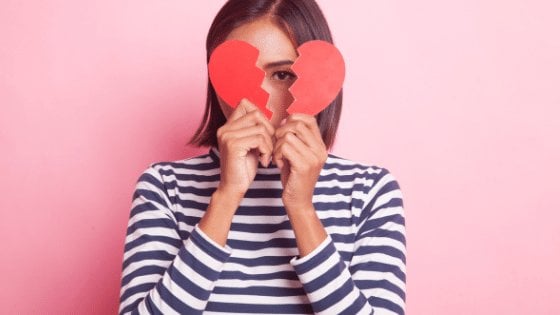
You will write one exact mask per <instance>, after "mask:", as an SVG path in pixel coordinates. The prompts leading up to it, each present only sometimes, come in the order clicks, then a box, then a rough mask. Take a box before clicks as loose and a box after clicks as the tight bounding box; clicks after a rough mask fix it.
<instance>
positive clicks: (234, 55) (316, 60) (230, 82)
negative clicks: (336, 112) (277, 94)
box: [208, 40, 345, 119]
mask: <svg viewBox="0 0 560 315" xmlns="http://www.w3.org/2000/svg"><path fill="white" fill-rule="evenodd" d="M297 51H298V54H299V56H298V58H297V59H296V60H295V62H294V64H293V65H292V67H291V68H292V71H294V73H295V74H296V76H297V79H296V81H295V82H294V84H293V85H292V86H291V87H290V89H289V91H290V92H291V93H292V96H293V98H294V101H293V103H292V104H291V105H290V106H289V107H288V109H287V111H288V113H289V114H293V113H304V114H309V115H316V114H318V113H319V112H321V111H322V110H323V109H324V108H325V107H327V106H328V105H329V104H330V103H331V102H332V101H333V100H334V99H335V98H336V96H337V95H338V93H339V92H340V89H341V88H342V83H343V82H344V71H345V67H344V60H343V58H342V55H341V54H340V52H339V51H338V49H337V48H336V47H334V46H333V45H332V44H330V43H328V42H325V41H320V40H313V41H309V42H306V43H304V44H302V45H301V46H299V47H298V49H297ZM258 57H259V51H258V49H257V48H255V47H254V46H252V45H251V44H249V43H247V42H244V41H239V40H228V41H225V42H223V43H222V44H221V45H219V46H218V47H217V48H216V49H215V50H214V52H213V53H212V55H211V56H210V62H209V63H208V72H209V76H210V81H211V82H212V85H213V86H214V89H215V90H216V93H218V95H219V96H220V97H221V98H222V99H223V100H224V101H225V102H226V103H227V104H228V105H230V106H231V107H233V108H235V107H237V105H238V104H239V102H240V101H241V99H243V98H247V99H248V100H249V101H251V102H252V103H253V104H255V105H256V106H257V107H258V108H259V109H260V110H261V111H262V112H263V113H264V114H265V115H266V116H267V117H268V118H269V119H270V118H271V117H272V112H271V111H270V110H269V109H268V108H266V104H267V102H268V96H269V95H268V93H267V92H266V91H265V90H263V89H262V88H261V85H262V82H263V80H264V77H265V72H264V71H263V70H262V69H260V68H258V67H257V65H256V63H257V59H258Z"/></svg>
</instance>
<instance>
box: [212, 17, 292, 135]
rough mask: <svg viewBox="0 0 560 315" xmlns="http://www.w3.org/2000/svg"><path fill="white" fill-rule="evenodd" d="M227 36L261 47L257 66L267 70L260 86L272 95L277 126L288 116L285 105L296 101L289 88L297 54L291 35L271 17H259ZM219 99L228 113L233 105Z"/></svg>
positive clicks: (274, 120)
mask: <svg viewBox="0 0 560 315" xmlns="http://www.w3.org/2000/svg"><path fill="white" fill-rule="evenodd" d="M226 40H242V41H245V42H247V43H249V44H251V45H253V46H255V47H256V48H257V49H258V50H259V59H258V60H257V66H258V67H259V68H261V69H263V70H264V72H265V73H266V76H265V79H264V81H263V84H262V85H261V87H262V88H263V89H264V90H265V91H266V92H267V93H268V94H269V95H270V96H269V98H268V103H267V108H268V109H269V110H270V111H272V119H271V123H272V125H273V126H275V127H278V126H279V125H280V122H281V121H282V120H283V119H284V118H286V117H287V116H288V113H287V112H286V109H287V108H288V106H289V105H290V104H291V103H292V102H293V97H292V95H291V93H290V91H288V88H289V87H290V86H291V85H292V83H294V81H295V79H296V76H295V74H294V73H293V72H292V70H290V66H291V65H292V64H293V63H294V61H295V60H296V58H297V52H296V48H295V47H294V45H293V43H292V41H291V40H290V37H289V36H288V35H287V34H286V33H284V31H283V30H282V29H281V28H280V27H278V26H276V24H274V23H273V22H272V21H270V20H268V19H265V18H263V19H258V20H256V21H254V22H251V23H247V24H243V25H241V26H239V27H237V28H235V29H234V30H233V31H232V32H231V33H230V34H229V36H228V37H227V38H226ZM219 101H220V107H221V109H222V111H223V113H224V115H225V116H226V117H229V116H230V115H231V113H232V112H233V109H232V108H231V107H230V106H228V105H227V104H225V103H224V102H223V101H222V100H219Z"/></svg>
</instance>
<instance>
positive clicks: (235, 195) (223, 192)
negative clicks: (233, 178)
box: [212, 184, 246, 206]
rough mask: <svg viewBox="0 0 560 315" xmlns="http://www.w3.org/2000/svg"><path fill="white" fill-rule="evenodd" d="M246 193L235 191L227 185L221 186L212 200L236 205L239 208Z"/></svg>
mask: <svg viewBox="0 0 560 315" xmlns="http://www.w3.org/2000/svg"><path fill="white" fill-rule="evenodd" d="M245 193H246V192H245V191H240V190H237V189H233V188H231V187H228V186H225V185H224V186H222V185H221V184H220V185H218V187H217V188H216V190H215V191H214V193H213V194H212V199H219V200H220V202H222V201H223V202H228V203H236V204H237V206H239V204H240V203H241V200H243V197H244V196H245Z"/></svg>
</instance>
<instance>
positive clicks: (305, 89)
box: [287, 40, 345, 115]
mask: <svg viewBox="0 0 560 315" xmlns="http://www.w3.org/2000/svg"><path fill="white" fill-rule="evenodd" d="M298 53H299V57H298V58H297V59H296V61H295V62H294V64H293V65H292V70H293V71H294V72H295V73H296V75H297V77H298V78H297V80H296V82H294V84H292V86H291V87H290V92H291V93H292V96H293V97H294V102H293V103H292V104H291V105H290V107H288V109H287V111H288V113H289V114H293V113H304V114H309V115H316V114H318V113H320V112H321V111H322V110H323V109H325V107H327V106H328V105H329V104H330V103H331V102H332V101H333V100H334V99H335V98H336V96H337V95H338V93H339V92H340V89H341V88H342V83H343V82H344V70H345V69H344V59H343V58H342V55H341V54H340V52H339V51H338V49H336V47H334V46H333V45H332V44H330V43H328V42H325V41H322V40H313V41H309V42H305V43H303V44H302V45H301V46H299V47H298Z"/></svg>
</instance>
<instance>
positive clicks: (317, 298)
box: [292, 169, 406, 315]
mask: <svg viewBox="0 0 560 315" xmlns="http://www.w3.org/2000/svg"><path fill="white" fill-rule="evenodd" d="M357 229H358V233H357V234H356V239H355V243H354V244H355V246H354V251H353V255H352V259H351V261H350V263H349V265H347V264H346V263H345V262H344V260H343V259H341V256H340V255H339V253H338V251H337V249H336V247H335V244H334V242H333V241H332V239H331V237H328V238H327V239H326V240H325V241H324V242H323V243H322V244H321V245H320V246H319V247H318V248H316V249H315V250H314V251H313V252H312V253H311V254H309V255H307V256H305V257H303V258H295V259H293V260H292V265H293V266H294V269H295V271H296V273H297V275H298V277H299V279H300V281H301V282H302V284H303V287H304V289H305V292H306V293H307V296H308V298H309V300H310V302H311V305H312V307H313V311H314V312H315V313H316V314H348V315H350V314H352V315H355V314H376V315H378V314H404V313H405V282H406V239H405V219H404V210H403V202H402V194H401V191H400V188H399V185H398V183H397V182H396V180H395V179H394V177H393V176H392V175H391V174H390V173H389V172H388V171H387V170H386V169H381V172H379V173H378V174H376V176H374V177H373V178H372V179H371V180H370V181H369V184H366V185H364V191H363V208H362V211H361V212H360V215H359V219H358V220H357Z"/></svg>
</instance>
